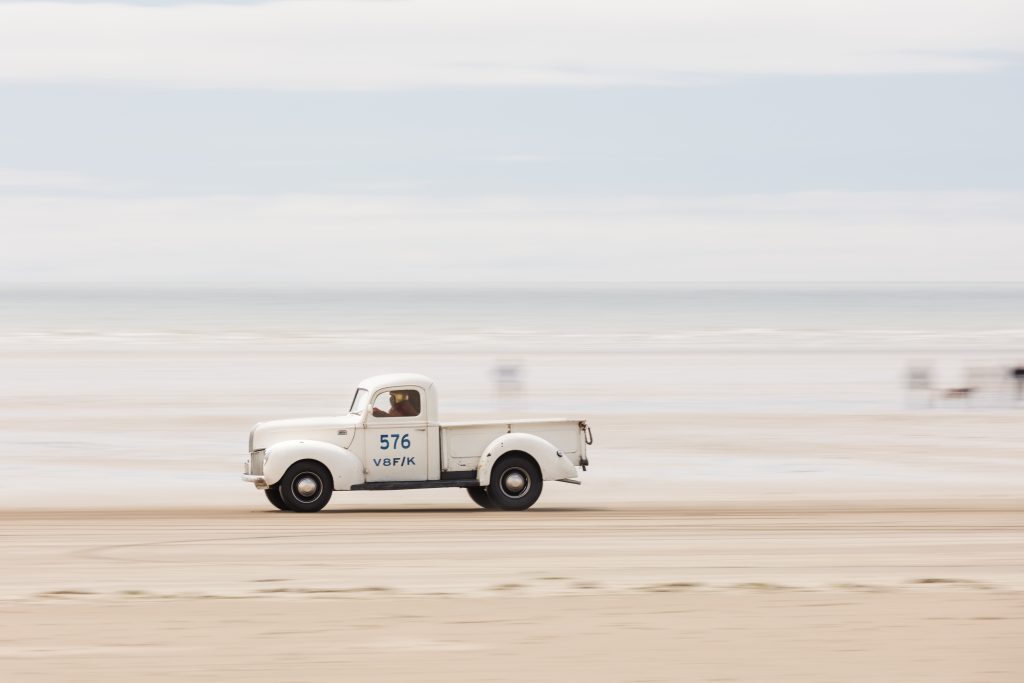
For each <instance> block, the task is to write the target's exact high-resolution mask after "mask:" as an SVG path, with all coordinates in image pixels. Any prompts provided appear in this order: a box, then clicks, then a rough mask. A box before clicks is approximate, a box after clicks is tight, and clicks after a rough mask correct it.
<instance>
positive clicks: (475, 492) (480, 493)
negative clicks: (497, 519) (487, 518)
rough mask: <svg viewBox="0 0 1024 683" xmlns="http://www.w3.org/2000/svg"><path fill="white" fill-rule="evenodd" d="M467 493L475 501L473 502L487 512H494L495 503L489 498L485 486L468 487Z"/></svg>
mask: <svg viewBox="0 0 1024 683" xmlns="http://www.w3.org/2000/svg"><path fill="white" fill-rule="evenodd" d="M466 493H468V494H469V497H470V498H472V499H473V502H474V503H476V504H477V505H479V506H480V507H482V508H483V509H485V510H493V509H494V503H493V502H492V501H491V499H490V498H489V497H488V496H487V489H485V488H484V487H483V486H467V487H466Z"/></svg>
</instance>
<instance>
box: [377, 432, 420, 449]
mask: <svg viewBox="0 0 1024 683" xmlns="http://www.w3.org/2000/svg"><path fill="white" fill-rule="evenodd" d="M389 437H390V438H389ZM411 445H412V443H411V442H410V441H409V435H408V434H381V435H380V449H381V450H382V451H386V450H388V449H394V450H398V448H399V446H401V447H402V448H408V447H409V446H411Z"/></svg>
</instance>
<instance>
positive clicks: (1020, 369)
mask: <svg viewBox="0 0 1024 683" xmlns="http://www.w3.org/2000/svg"><path fill="white" fill-rule="evenodd" d="M1010 377H1012V378H1013V382H1014V384H1016V385H1017V400H1018V401H1019V400H1020V399H1021V396H1022V395H1024V365H1018V366H1017V367H1015V368H1011V369H1010Z"/></svg>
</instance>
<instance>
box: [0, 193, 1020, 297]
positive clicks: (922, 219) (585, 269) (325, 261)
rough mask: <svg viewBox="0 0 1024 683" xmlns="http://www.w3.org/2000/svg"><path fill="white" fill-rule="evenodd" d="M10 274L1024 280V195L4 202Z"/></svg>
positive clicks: (41, 277) (240, 278)
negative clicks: (1022, 260) (1023, 258)
mask: <svg viewBox="0 0 1024 683" xmlns="http://www.w3.org/2000/svg"><path fill="white" fill-rule="evenodd" d="M0 215H2V216H4V227H5V231H4V234H3V242H4V244H3V249H0V274H2V276H0V277H2V281H4V282H5V283H7V284H25V283H45V282H62V283H69V282H70V283H73V282H106V283H111V282H113V283H124V282H141V283H152V284H167V283H171V284H173V283H217V284H247V283H261V284H263V285H266V286H276V285H279V284H298V285H339V284H346V283H353V282H359V283H366V282H390V281H392V280H393V278H394V277H395V274H396V273H400V274H401V277H402V278H403V279H404V280H406V281H410V282H454V283H465V282H489V283H498V282H530V281H559V282H580V281H586V282H593V281H620V282H621V281H647V282H659V281H698V282H743V281H746V282H765V281H776V282H800V281H803V282H807V281H859V282H877V281H947V282H957V281H983V280H991V281H1015V280H1019V276H1020V268H1019V254H1020V253H1021V251H1022V250H1024V231H1022V230H1021V229H1020V225H1021V224H1022V222H1024V198H1022V197H1021V196H1020V195H1019V194H1017V193H993V192H984V193H982V192H943V193H792V194H784V195H746V196H733V197H716V198H708V197H704V198H699V197H694V198H685V197H680V198H664V197H662V198H649V197H632V198H605V199H600V198H597V199H591V200H587V201H570V200H554V199H551V200H543V199H536V198H534V199H530V198H520V197H503V198H497V197H495V198H489V199H473V200H457V199H447V200H443V199H429V198H416V197H358V196H335V195H282V196H260V197H204V198H200V197H179V198H165V199H155V198H134V199H129V198H87V197H71V198H68V197H39V196H33V197H10V196H8V197H4V196H0Z"/></svg>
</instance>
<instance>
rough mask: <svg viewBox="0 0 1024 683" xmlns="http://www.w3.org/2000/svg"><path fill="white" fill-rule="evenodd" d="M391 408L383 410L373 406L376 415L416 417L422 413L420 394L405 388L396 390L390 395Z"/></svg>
mask: <svg viewBox="0 0 1024 683" xmlns="http://www.w3.org/2000/svg"><path fill="white" fill-rule="evenodd" d="M389 401H390V403H391V408H390V409H389V410H386V411H385V410H381V409H380V408H378V407H377V406H374V407H373V416H374V417H415V416H416V415H419V414H420V406H419V394H418V393H415V392H410V391H405V390H401V389H398V390H395V391H392V392H391V396H390V397H389Z"/></svg>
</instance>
